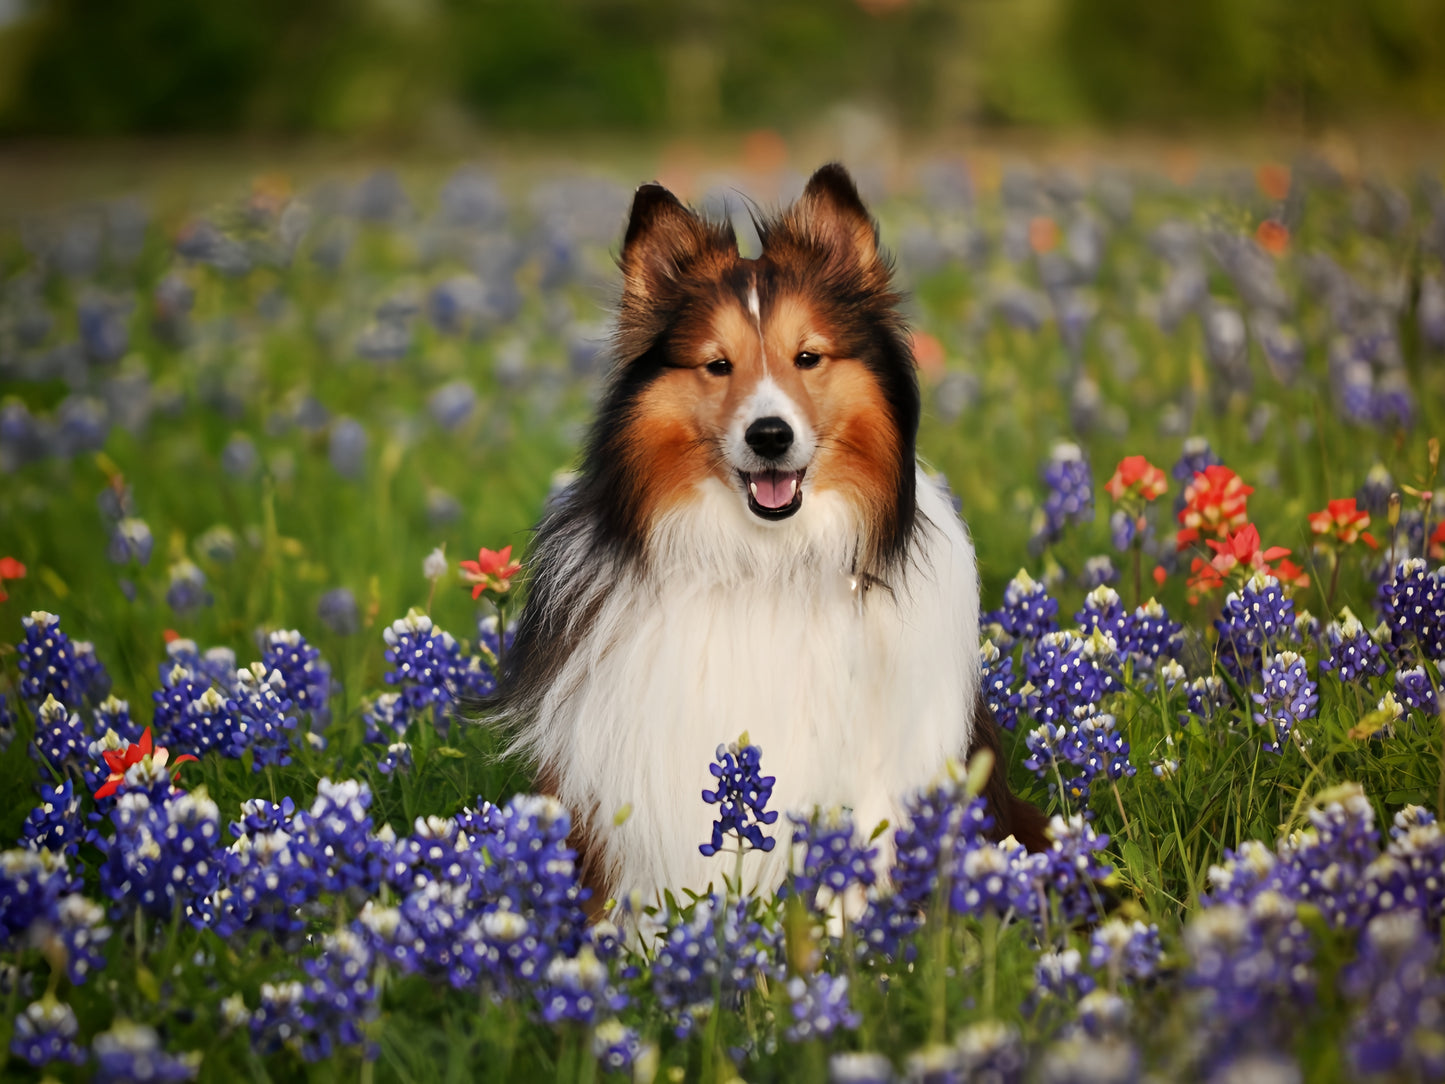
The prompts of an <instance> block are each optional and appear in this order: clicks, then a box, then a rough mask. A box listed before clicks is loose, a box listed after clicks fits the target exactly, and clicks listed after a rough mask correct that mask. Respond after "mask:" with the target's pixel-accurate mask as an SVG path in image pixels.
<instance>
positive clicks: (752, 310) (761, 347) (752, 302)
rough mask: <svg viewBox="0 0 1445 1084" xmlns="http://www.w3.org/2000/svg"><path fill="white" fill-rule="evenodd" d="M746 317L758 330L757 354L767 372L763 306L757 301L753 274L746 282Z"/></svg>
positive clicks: (756, 280)
mask: <svg viewBox="0 0 1445 1084" xmlns="http://www.w3.org/2000/svg"><path fill="white" fill-rule="evenodd" d="M748 315H749V316H751V317H752V318H753V327H755V328H757V329H758V352H759V353H760V354H761V355H762V359H763V372H765V373H766V372H767V371H768V344H767V343H766V342H764V341H763V306H762V304H761V303H760V302H759V301H758V278H757V274H756V273H754V275H753V276H752V278H751V280H750V281H749V282H748Z"/></svg>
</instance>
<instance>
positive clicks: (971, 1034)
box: [954, 1020, 1027, 1084]
mask: <svg viewBox="0 0 1445 1084" xmlns="http://www.w3.org/2000/svg"><path fill="white" fill-rule="evenodd" d="M954 1046H955V1047H956V1048H957V1050H958V1053H959V1068H960V1069H961V1070H962V1072H963V1074H964V1075H963V1079H964V1080H976V1081H990V1082H991V1084H1020V1082H1021V1081H1022V1080H1023V1077H1024V1068H1025V1065H1026V1064H1027V1062H1026V1059H1025V1057H1024V1045H1023V1040H1022V1038H1021V1037H1020V1035H1019V1032H1018V1029H1017V1028H1015V1027H1013V1026H1012V1025H1009V1024H1004V1023H1002V1022H1000V1021H998V1020H981V1021H979V1022H978V1023H976V1024H970V1025H968V1026H967V1027H966V1028H964V1029H963V1030H961V1031H960V1032H959V1033H958V1038H957V1039H955V1040H954Z"/></svg>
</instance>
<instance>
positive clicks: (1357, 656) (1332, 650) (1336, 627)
mask: <svg viewBox="0 0 1445 1084" xmlns="http://www.w3.org/2000/svg"><path fill="white" fill-rule="evenodd" d="M1325 642H1326V644H1327V645H1328V646H1329V656H1328V657H1327V658H1321V659H1320V669H1321V670H1323V671H1325V672H1326V673H1333V674H1334V675H1335V676H1336V677H1338V678H1339V679H1340V681H1341V682H1342V683H1343V684H1345V685H1353V684H1355V683H1356V682H1359V681H1360V680H1362V679H1365V678H1370V677H1379V676H1380V675H1381V674H1383V673H1384V672H1385V660H1384V658H1383V657H1382V655H1381V652H1380V645H1379V644H1378V643H1376V642H1375V638H1374V637H1373V636H1371V635H1370V633H1369V630H1367V629H1366V628H1365V626H1364V625H1363V624H1361V623H1360V619H1359V618H1358V617H1356V616H1355V615H1354V613H1353V612H1351V610H1350V608H1349V607H1348V606H1342V607H1340V616H1339V617H1338V618H1337V619H1336V620H1334V621H1331V622H1330V624H1329V626H1328V627H1327V628H1326V629H1325Z"/></svg>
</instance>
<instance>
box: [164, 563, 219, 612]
mask: <svg viewBox="0 0 1445 1084" xmlns="http://www.w3.org/2000/svg"><path fill="white" fill-rule="evenodd" d="M170 579H171V583H170V586H169V587H168V588H166V605H168V606H170V608H171V609H172V610H174V611H175V612H176V613H177V614H180V615H181V616H182V617H184V616H186V615H187V614H190V613H193V612H195V611H196V610H198V609H200V608H201V607H202V606H209V605H210V604H211V602H212V598H211V592H210V591H209V590H207V589H206V574H205V573H204V572H202V571H201V570H200V569H199V568H197V567H196V565H195V564H194V563H193V562H191V561H187V560H185V559H184V558H183V559H182V560H179V561H177V562H175V563H174V564H173V565H171V567H170Z"/></svg>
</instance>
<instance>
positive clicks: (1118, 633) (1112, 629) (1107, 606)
mask: <svg viewBox="0 0 1445 1084" xmlns="http://www.w3.org/2000/svg"><path fill="white" fill-rule="evenodd" d="M1074 621H1075V622H1077V623H1078V626H1079V632H1080V633H1082V634H1083V635H1085V636H1087V635H1088V634H1089V633H1091V632H1093V631H1094V630H1095V629H1101V630H1103V631H1104V632H1105V633H1107V634H1108V636H1109V637H1110V638H1111V639H1112V640H1113V641H1114V643H1115V644H1116V645H1118V646H1119V647H1120V648H1121V649H1122V648H1123V645H1124V641H1125V634H1126V632H1127V631H1128V628H1129V616H1128V615H1127V614H1126V613H1125V612H1124V604H1123V602H1122V601H1120V599H1119V592H1117V591H1115V590H1114V589H1113V588H1112V587H1096V588H1094V589H1093V590H1092V591H1090V592H1089V593H1088V594H1087V595H1086V596H1084V606H1083V609H1081V610H1080V611H1079V612H1078V613H1076V614H1075V615H1074Z"/></svg>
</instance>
